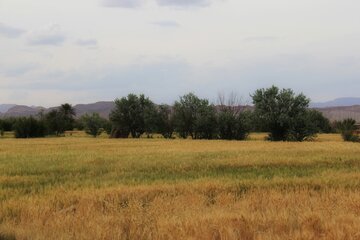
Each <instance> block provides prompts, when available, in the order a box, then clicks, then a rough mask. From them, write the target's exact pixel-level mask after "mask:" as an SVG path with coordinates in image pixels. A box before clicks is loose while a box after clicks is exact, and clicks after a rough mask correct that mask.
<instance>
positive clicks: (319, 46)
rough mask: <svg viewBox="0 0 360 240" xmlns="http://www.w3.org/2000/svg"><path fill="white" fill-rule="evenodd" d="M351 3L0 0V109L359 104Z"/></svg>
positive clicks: (359, 33)
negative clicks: (275, 91) (277, 95)
mask: <svg viewBox="0 0 360 240" xmlns="http://www.w3.org/2000/svg"><path fill="white" fill-rule="evenodd" d="M359 9H360V1H358V0H316V1H314V0H302V1H298V0H296V1H295V0H271V1H269V0H76V1H74V0H61V1H60V0H0V104H1V103H15V104H25V105H40V106H45V107H48V106H55V105H58V104H61V103H65V102H69V103H72V104H76V103H91V102H96V101H102V100H104V101H105V100H114V99H115V98H118V97H123V96H126V95H127V94H128V93H136V94H139V93H144V94H145V95H147V96H149V97H150V98H151V99H152V100H153V101H154V102H156V103H159V104H160V103H172V102H173V101H175V100H177V99H178V98H179V96H181V95H184V94H186V93H188V92H193V93H195V94H197V95H198V96H200V97H203V98H208V99H209V100H210V101H212V102H216V99H217V96H218V94H219V93H223V94H229V93H236V94H237V95H238V96H240V97H241V99H242V101H243V102H244V103H249V102H251V100H250V95H251V94H252V93H253V92H254V91H255V90H256V89H258V88H266V87H270V86H271V85H277V86H279V87H280V88H292V89H293V90H294V91H295V92H297V93H300V92H302V93H304V94H306V95H307V96H308V97H310V98H311V99H312V101H314V102H321V101H327V100H332V99H334V98H338V97H360V93H359V89H360V44H359V43H360V27H359V26H360V14H359Z"/></svg>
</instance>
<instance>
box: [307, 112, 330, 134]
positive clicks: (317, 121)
mask: <svg viewBox="0 0 360 240" xmlns="http://www.w3.org/2000/svg"><path fill="white" fill-rule="evenodd" d="M308 113H309V117H310V119H311V120H310V121H312V122H313V123H314V125H315V126H316V128H317V132H321V133H331V132H333V129H332V126H331V123H330V120H329V119H327V118H326V117H325V116H324V115H323V114H322V112H320V111H318V110H315V109H311V110H309V111H308Z"/></svg>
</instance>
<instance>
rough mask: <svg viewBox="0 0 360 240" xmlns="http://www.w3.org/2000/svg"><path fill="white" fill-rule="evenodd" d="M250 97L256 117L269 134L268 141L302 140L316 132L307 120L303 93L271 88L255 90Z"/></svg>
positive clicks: (306, 105) (305, 101)
mask: <svg viewBox="0 0 360 240" xmlns="http://www.w3.org/2000/svg"><path fill="white" fill-rule="evenodd" d="M252 98H253V103H254V105H255V115H256V117H257V119H258V121H259V122H260V123H261V124H262V125H263V126H264V128H265V129H266V130H267V131H269V132H270V134H269V139H270V140H272V141H304V140H306V139H309V138H311V137H312V136H314V135H315V133H316V132H317V129H316V127H314V126H313V123H312V122H311V118H310V117H309V112H308V111H309V110H308V105H309V102H310V100H309V99H308V98H307V97H306V96H305V95H304V94H298V95H296V94H295V93H294V92H293V91H292V90H291V89H282V90H280V89H279V88H277V87H275V86H272V87H271V88H268V89H258V90H256V91H255V93H254V94H253V95H252Z"/></svg>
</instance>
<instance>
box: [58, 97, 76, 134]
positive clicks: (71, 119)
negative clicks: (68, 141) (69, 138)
mask: <svg viewBox="0 0 360 240" xmlns="http://www.w3.org/2000/svg"><path fill="white" fill-rule="evenodd" d="M59 114H60V117H61V118H62V122H63V124H64V129H65V131H70V130H73V129H74V123H75V116H76V112H75V109H74V108H73V106H71V105H70V104H68V103H65V104H62V105H61V106H60V107H59Z"/></svg>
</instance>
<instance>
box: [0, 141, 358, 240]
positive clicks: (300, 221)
mask: <svg viewBox="0 0 360 240" xmlns="http://www.w3.org/2000/svg"><path fill="white" fill-rule="evenodd" d="M7 136H8V137H7V138H3V139H0V239H360V144H356V143H344V142H342V141H341V138H340V137H339V136H338V135H320V136H319V137H318V139H316V140H315V141H314V142H304V143H283V142H281V143H271V142H265V141H263V138H264V135H263V134H254V135H252V136H251V137H250V140H249V141H245V142H237V141H195V140H163V139H126V140H117V139H107V138H105V137H104V138H99V139H93V138H89V137H85V136H84V135H81V134H80V135H79V134H74V135H72V136H67V137H63V138H45V139H31V140H20V139H12V138H10V137H9V135H7Z"/></svg>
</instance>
